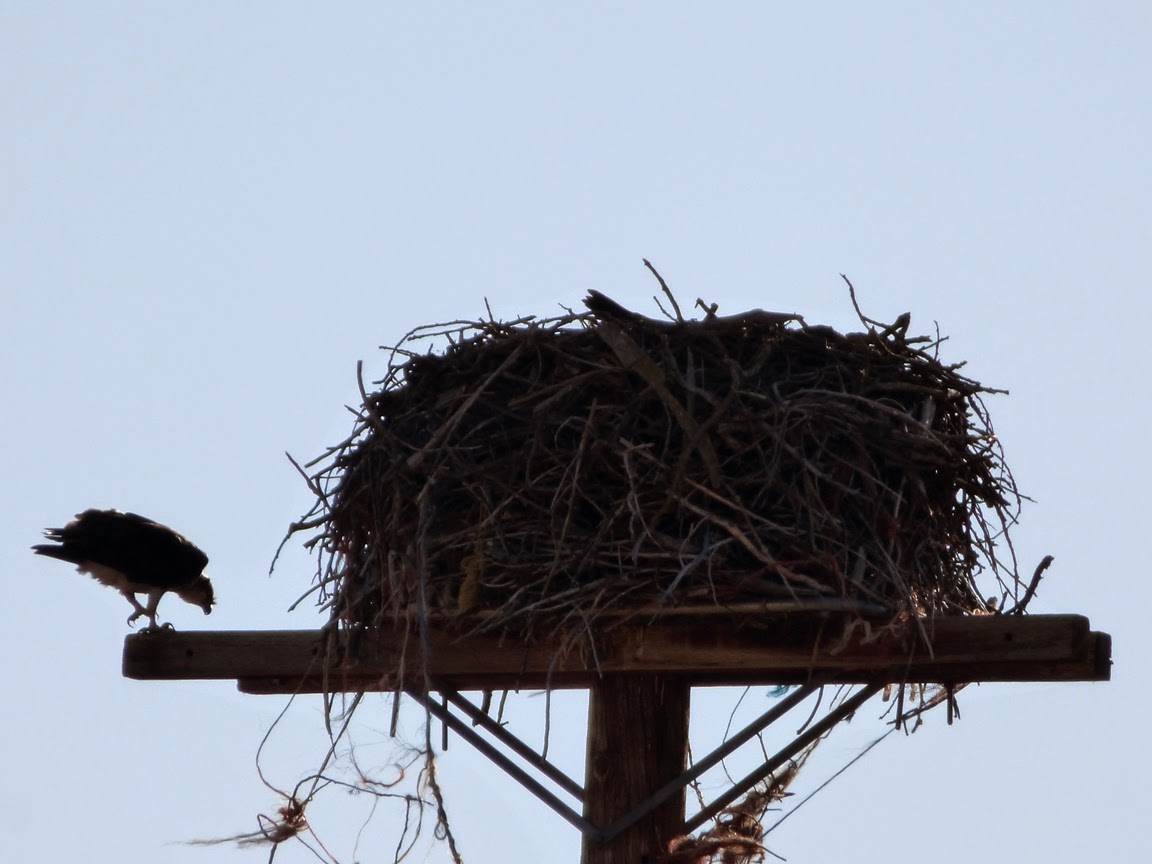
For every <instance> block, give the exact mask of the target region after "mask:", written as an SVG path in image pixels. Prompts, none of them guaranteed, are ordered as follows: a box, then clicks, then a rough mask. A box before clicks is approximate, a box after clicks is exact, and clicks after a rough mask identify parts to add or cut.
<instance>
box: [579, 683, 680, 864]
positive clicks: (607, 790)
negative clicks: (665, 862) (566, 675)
mask: <svg viewBox="0 0 1152 864" xmlns="http://www.w3.org/2000/svg"><path fill="white" fill-rule="evenodd" d="M690 694H691V685H690V684H689V682H688V681H687V680H686V679H684V678H681V677H677V676H669V675H627V674H617V675H604V676H603V677H600V678H597V679H596V680H594V681H593V682H592V684H591V687H590V691H589V698H588V750H587V760H586V763H585V772H584V788H585V795H584V802H585V803H584V816H585V818H586V819H588V821H589V822H591V823H592V824H593V825H597V826H599V827H600V828H601V829H605V828H607V827H608V826H610V825H613V824H615V823H616V821H617V820H619V819H620V818H621V817H623V816H625V815H627V814H628V813H629V812H630V811H632V810H633V809H634V808H635V807H636V806H637V805H638V804H640V803H641V802H642V801H644V800H645V799H646V798H648V796H650V795H651V794H652V790H654V789H659V788H660V787H661V786H663V785H664V784H666V783H667V782H668V781H669V780H672V779H674V778H676V777H679V776H680V775H681V774H682V773H683V772H684V770H685V768H686V767H687V762H688V714H689V702H690ZM684 797H685V790H684V789H680V790H679V792H677V793H676V794H674V795H672V796H671V797H670V798H668V800H666V801H664V802H663V803H662V804H661V805H660V806H658V807H656V808H655V809H654V810H653V811H652V812H651V813H649V814H647V815H646V816H644V817H643V818H641V819H640V820H639V821H637V822H636V823H634V824H633V825H631V826H630V827H629V828H626V829H625V830H624V831H621V832H620V833H619V834H618V835H616V836H615V837H612V838H610V839H608V840H606V841H601V840H599V839H598V838H595V837H589V836H587V835H585V837H584V842H583V847H582V854H581V858H580V860H581V864H654V862H655V861H656V860H657V857H658V856H659V855H660V854H661V853H663V852H666V851H667V848H668V841H669V840H671V839H672V838H673V837H675V836H676V835H678V834H681V833H683V830H684Z"/></svg>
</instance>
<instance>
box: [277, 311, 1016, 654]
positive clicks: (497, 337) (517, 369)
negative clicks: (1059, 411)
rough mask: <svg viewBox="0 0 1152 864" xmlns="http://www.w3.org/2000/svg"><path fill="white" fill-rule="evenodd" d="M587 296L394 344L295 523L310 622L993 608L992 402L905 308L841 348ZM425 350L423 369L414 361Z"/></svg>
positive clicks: (798, 327) (735, 322)
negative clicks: (756, 608) (318, 600)
mask: <svg viewBox="0 0 1152 864" xmlns="http://www.w3.org/2000/svg"><path fill="white" fill-rule="evenodd" d="M854 300H855V298H854V297H853V301H854ZM673 302H674V301H673ZM585 304H586V306H587V311H585V312H580V313H577V312H570V313H569V314H566V315H563V316H561V317H557V318H553V319H548V320H536V319H532V318H526V319H521V320H518V321H515V322H512V323H501V322H499V321H495V320H491V318H490V320H487V321H477V322H467V323H461V322H454V323H453V324H451V325H436V326H434V327H429V328H421V329H420V330H417V331H413V332H412V333H410V334H409V336H408V337H406V339H405V341H404V342H403V343H401V345H400V346H399V347H397V348H394V349H392V353H391V355H390V356H391V362H390V365H389V369H388V373H387V375H386V376H385V377H384V379H383V380H382V381H379V382H377V385H378V387H379V389H377V390H376V391H375V392H372V393H370V394H369V393H367V392H364V393H363V396H364V399H363V405H362V406H361V407H360V408H359V409H358V421H357V425H356V429H355V431H354V434H353V435H352V436H351V437H350V438H349V439H348V440H347V441H345V442H344V443H343V444H341V445H339V446H337V447H335V448H332V449H331V450H329V451H328V453H326V454H325V455H324V456H322V457H320V458H319V459H318V460H316V461H315V462H314V463H311V464H312V466H313V470H314V471H315V473H313V474H311V475H310V481H311V483H312V485H313V488H314V490H315V491H316V493H317V503H316V506H315V507H314V508H313V510H312V512H311V513H309V514H308V515H307V516H306V517H305V519H304V520H303V521H301V522H299V523H297V524H296V525H295V526H294V530H313V531H316V532H317V533H316V534H315V535H314V536H313V537H312V538H311V540H310V541H309V545H311V546H316V545H319V547H320V549H321V550H322V554H321V556H320V559H319V560H320V563H319V565H318V572H317V579H318V583H319V588H320V593H321V597H322V599H323V601H324V602H325V603H327V604H328V608H329V609H330V610H331V614H332V616H333V619H335V620H338V621H339V622H341V623H344V624H346V625H369V626H370V625H373V624H376V623H379V622H380V621H381V620H382V619H383V618H389V619H395V618H403V617H411V616H413V615H414V614H420V615H427V614H436V615H440V616H443V617H445V618H448V619H452V620H458V621H461V622H466V623H464V624H463V625H462V626H466V627H468V628H472V627H481V626H482V627H493V626H498V627H501V628H505V629H509V630H511V631H514V632H519V633H524V634H526V633H528V632H530V631H531V630H532V629H533V626H534V625H538V626H543V625H541V623H540V622H543V621H547V622H548V625H547V626H548V627H549V628H551V627H553V626H555V625H556V624H557V618H558V616H559V617H560V618H564V617H571V618H575V619H578V620H580V621H581V622H584V623H583V625H582V626H586V625H587V622H589V621H593V620H595V618H596V616H597V615H598V614H600V613H603V612H604V611H606V610H610V609H613V610H637V609H645V610H648V611H651V610H653V609H672V608H678V607H684V606H700V605H713V604H714V605H720V606H733V605H741V606H742V607H743V608H747V607H746V604H749V603H757V604H760V603H768V604H771V606H772V607H773V608H780V607H781V606H783V607H789V608H792V607H794V608H798V609H811V608H815V609H855V610H858V611H860V612H861V613H862V614H865V613H866V614H873V615H874V614H881V615H891V616H892V617H893V618H895V617H897V616H904V615H909V614H913V615H925V614H968V613H973V612H979V611H982V610H985V609H986V608H988V606H989V605H991V603H994V602H995V601H996V600H1000V601H1002V600H1003V599H1004V598H1005V597H1007V596H1009V595H1015V594H1017V589H1018V585H1019V582H1018V579H1017V575H1016V570H1015V566H1014V562H1013V561H1012V557H1011V555H1010V554H1009V555H1002V554H998V550H1001V549H1003V548H1007V549H1009V550H1010V548H1011V547H1010V546H1008V545H1007V538H1006V532H1007V528H1008V526H1009V525H1010V524H1011V523H1013V522H1014V521H1015V518H1016V515H1017V512H1018V508H1019V502H1020V496H1019V494H1018V493H1017V490H1016V487H1015V484H1014V482H1013V480H1012V476H1011V474H1010V473H1009V471H1008V469H1007V467H1006V466H1005V464H1004V461H1003V458H1002V452H1001V449H1000V445H999V442H998V441H997V440H996V438H995V436H994V434H993V431H992V427H991V424H990V422H989V419H988V416H987V413H986V411H985V408H984V404H983V402H982V395H984V394H987V393H990V392H996V391H992V390H989V389H988V388H985V387H983V386H982V385H980V384H979V383H978V382H976V381H974V380H972V379H970V378H966V377H964V376H963V375H962V374H960V372H959V366H956V365H951V366H950V365H944V364H943V363H941V362H940V361H939V359H938V357H937V354H938V349H939V342H940V340H939V338H936V339H931V338H928V337H910V336H909V335H908V333H907V327H908V317H907V316H906V315H905V316H901V317H900V318H899V319H897V322H896V323H895V324H893V325H888V326H885V325H883V324H880V323H879V322H876V321H873V320H872V319H867V318H864V317H863V315H861V321H862V322H863V323H864V324H865V325H866V331H865V332H860V333H848V334H846V335H844V334H841V333H838V332H836V331H835V330H833V329H831V328H829V327H825V326H810V325H808V324H807V323H806V322H805V321H804V320H803V319H802V318H800V317H799V316H796V315H785V314H778V313H770V312H763V311H760V310H756V311H752V312H748V313H745V314H742V315H735V316H729V317H717V316H716V315H715V314H714V309H713V310H707V309H706V312H707V313H708V314H707V316H706V317H705V318H704V319H703V320H699V321H686V320H683V318H682V317H681V316H680V311H679V308H678V307H677V308H676V315H675V316H674V317H672V318H671V320H668V321H657V320H652V319H648V318H645V317H642V316H640V315H638V314H635V313H633V312H630V311H628V310H625V309H623V308H622V307H620V306H619V305H617V304H616V303H614V302H613V301H611V300H610V299H608V298H607V297H604V296H603V295H601V294H599V293H598V292H592V293H591V294H590V296H589V297H588V298H587V299H586V300H585ZM701 305H703V304H701ZM436 339H439V340H441V342H443V341H444V340H445V339H446V340H447V342H448V346H447V347H446V348H445V349H444V350H443V351H442V353H439V354H436V353H428V352H427V351H423V352H419V351H418V350H417V349H418V348H420V347H421V345H422V344H423V343H422V342H421V340H436ZM363 389H364V388H363V387H362V391H363ZM981 574H984V576H983V577H981V578H982V581H983V579H993V580H995V584H988V585H978V584H977V577H980V576H981ZM986 595H998V596H994V597H993V599H992V600H991V601H990V600H986V599H985V596H986Z"/></svg>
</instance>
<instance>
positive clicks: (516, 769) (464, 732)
mask: <svg viewBox="0 0 1152 864" xmlns="http://www.w3.org/2000/svg"><path fill="white" fill-rule="evenodd" d="M404 692H406V693H407V694H408V695H409V696H411V697H412V698H413V699H415V700H416V701H417V702H419V703H420V704H421V705H423V706H424V708H425V710H427V711H428V713H429V714H431V715H432V716H434V717H435V718H436V719H438V720H439V721H440V722H442V723H443V724H444V725H445V726H447V727H448V728H449V729H451V730H452V731H453V732H455V733H456V734H457V735H459V736H460V737H461V738H463V739H464V740H465V741H467V742H468V743H469V744H471V745H472V746H473V747H475V748H476V749H477V750H479V751H480V752H481V753H483V754H484V755H485V756H487V757H488V759H489V760H491V761H492V763H493V764H494V765H496V766H497V767H498V768H500V769H501V770H503V771H504V772H505V773H506V774H508V775H509V776H510V777H512V779H514V780H515V781H516V782H518V783H519V784H520V785H521V786H523V787H524V788H525V789H527V790H528V791H529V792H531V793H532V794H533V795H535V796H536V797H537V798H539V799H540V800H541V801H543V802H544V803H545V804H547V805H548V806H549V807H551V808H552V810H554V811H555V812H556V813H557V814H558V815H559V816H561V817H562V818H563V819H565V820H566V821H567V822H568V823H570V824H571V825H573V826H575V827H576V828H578V829H579V830H580V832H581V833H582V834H586V835H589V836H591V837H600V836H601V834H600V829H599V828H597V827H596V826H595V825H593V824H592V823H591V822H589V821H588V820H587V819H585V818H584V817H583V816H582V815H580V814H579V813H577V812H576V811H575V810H574V809H573V808H571V807H569V806H568V805H567V804H565V803H564V802H563V801H562V800H560V798H558V797H557V796H556V795H555V794H554V793H552V792H551V791H550V790H548V789H547V788H545V787H544V786H543V785H542V784H541V783H540V782H539V781H538V780H537V779H536V778H535V777H533V776H532V775H530V774H529V773H528V772H527V771H525V770H524V769H523V768H521V767H520V766H519V765H517V764H516V763H515V762H513V761H512V760H511V759H509V758H508V757H507V756H505V755H504V754H503V753H501V752H500V751H499V750H497V749H496V748H495V747H494V746H493V745H492V744H491V743H489V742H488V741H487V740H485V739H484V738H483V736H481V735H480V734H479V733H478V732H477V731H476V730H475V729H473V728H472V727H471V726H470V725H469V724H467V723H465V722H464V721H462V720H461V719H460V718H459V717H457V716H456V715H455V714H453V713H452V712H451V711H449V710H448V708H447V706H445V705H441V704H440V703H438V702H437V701H436V700H435V699H432V698H430V696H429V695H428V694H427V693H425V692H423V691H421V690H417V689H415V688H406V689H405V691H404ZM456 696H457V698H458V699H461V700H463V697H461V696H459V694H456ZM463 701H466V700H463ZM453 704H455V703H453ZM489 722H491V721H490V720H489ZM493 725H498V724H493ZM485 728H488V727H487V726H486V727H485ZM500 731H501V732H502V733H503V735H504V736H507V737H508V738H514V737H515V736H513V735H512V734H511V733H510V732H508V731H507V730H505V729H503V728H501V730H500ZM502 740H503V739H502ZM505 743H507V742H506V741H505ZM517 743H518V745H519V747H520V748H524V749H527V750H529V751H530V752H531V753H532V757H533V762H534V764H535V763H536V761H537V760H540V757H539V756H538V755H537V754H536V753H535V751H532V750H531V748H529V747H528V745H526V744H524V743H523V742H522V741H519V739H517ZM509 746H510V747H512V746H513V745H511V744H509ZM514 749H516V748H514ZM547 764H548V765H549V766H550V768H551V769H552V770H553V771H555V772H559V769H558V768H556V766H554V765H551V763H547ZM568 783H569V784H574V781H572V780H571V779H568ZM576 785H577V786H578V784H576ZM581 792H583V789H581Z"/></svg>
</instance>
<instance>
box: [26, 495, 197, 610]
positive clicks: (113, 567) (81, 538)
mask: <svg viewBox="0 0 1152 864" xmlns="http://www.w3.org/2000/svg"><path fill="white" fill-rule="evenodd" d="M44 536H45V537H47V538H48V539H49V540H52V541H54V542H55V543H57V544H59V545H50V544H47V543H45V544H41V545H39V546H33V547H32V548H33V550H35V552H36V554H38V555H47V556H48V557H50V558H58V559H60V560H61V561H68V562H70V563H72V564H75V565H76V566H77V567H78V568H79V570H80V571H81V572H83V573H90V574H91V575H92V577H93V578H95V579H96V580H97V581H99V582H102V583H103V584H105V585H108V586H110V587H113V588H117V589H119V591H120V593H122V594H123V595H124V596H125V597H127V598H128V602H130V603H131V604H132V608H133V609H135V612H134V613H133V615H132V617H131V618H129V619H128V623H129V624H131V623H132V622H134V621H135V620H136V619H137V618H139V617H140V616H142V615H147V616H148V619H149V622H150V626H151V627H152V628H156V627H157V626H158V625H157V623H156V607H157V606H158V605H159V603H160V598H161V597H163V596H164V594H165V593H166V592H168V591H172V592H174V593H176V594H177V595H178V596H179V597H180V598H181V599H183V600H186V601H187V602H189V603H191V604H193V605H195V606H199V607H200V608H201V609H203V610H204V614H205V615H207V614H208V613H210V612H211V611H212V604H213V603H214V602H215V598H214V596H213V592H212V583H211V582H209V581H208V577H206V576H204V575H203V570H204V567H205V566H206V565H207V564H208V556H207V555H205V554H204V553H203V552H201V551H200V549H198V548H197V547H196V546H195V545H194V544H193V543H192V542H191V541H190V540H188V539H187V538H185V537H183V536H182V535H180V534H177V533H176V532H175V531H173V530H172V529H171V528H168V527H167V526H165V525H161V524H160V523H159V522H153V521H152V520H151V519H146V518H145V517H143V516H139V515H137V514H136V513H121V512H120V511H119V510H85V511H84V512H83V513H80V514H78V515H77V516H76V518H75V519H74V520H73V521H72V522H69V523H68V524H67V525H65V526H64V527H63V528H49V529H48V530H46V531H45V532H44ZM136 594H147V595H148V605H147V607H145V606H141V605H140V603H139V601H138V600H137V599H136V596H135V595H136Z"/></svg>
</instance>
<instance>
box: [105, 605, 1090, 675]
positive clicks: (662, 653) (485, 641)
mask: <svg viewBox="0 0 1152 864" xmlns="http://www.w3.org/2000/svg"><path fill="white" fill-rule="evenodd" d="M919 625H922V626H923V629H924V630H925V631H927V632H928V633H929V636H930V644H931V649H932V650H931V652H929V650H928V648H927V646H926V643H925V642H924V641H923V639H922V638H921V636H920V634H921V632H922V630H921V626H919ZM919 625H916V624H911V625H907V626H905V627H904V628H902V629H901V630H900V631H899V632H886V633H883V634H879V631H874V632H872V633H871V634H869V633H868V632H867V631H865V630H864V629H863V628H860V627H857V628H856V629H855V630H853V631H852V632H851V638H847V639H846V638H845V634H844V629H843V620H842V619H839V618H835V617H830V616H827V615H815V616H813V615H792V616H777V617H769V618H764V619H762V620H759V621H755V622H754V623H753V622H751V621H750V619H749V618H748V617H746V616H737V617H733V618H732V619H731V620H730V621H728V622H724V621H717V620H716V619H715V618H713V619H711V620H709V619H706V618H669V619H668V620H663V619H658V620H657V621H655V622H653V623H651V624H648V625H641V624H634V623H622V624H618V625H616V626H615V627H613V628H612V629H610V630H609V631H608V632H606V633H601V634H600V635H599V636H598V637H597V643H596V652H595V659H593V657H592V655H591V652H588V651H585V652H583V653H578V652H569V653H568V654H567V655H565V656H563V657H561V658H559V659H557V657H556V646H555V645H553V644H549V643H547V642H538V643H535V644H531V645H525V644H523V643H520V642H516V641H515V640H513V639H511V638H507V637H505V638H503V639H502V638H501V637H499V636H498V635H489V634H481V635H470V636H458V635H455V634H452V633H448V632H445V631H442V630H441V631H436V632H433V633H432V634H430V640H429V641H430V645H431V656H430V657H429V658H428V662H427V668H426V669H425V668H424V666H423V658H421V656H420V653H419V651H418V648H417V645H418V643H417V640H416V639H414V638H413V636H412V634H411V633H408V632H406V631H405V630H404V629H403V628H398V629H395V630H388V631H379V632H373V633H372V634H371V638H369V637H368V636H367V635H363V636H361V637H360V639H359V640H358V647H357V651H356V657H355V659H352V660H349V661H348V662H343V663H342V662H340V661H339V659H326V657H327V655H328V654H329V653H331V654H332V655H333V656H334V657H335V658H339V657H341V656H343V653H344V647H345V646H344V645H343V644H342V642H341V644H339V645H337V646H336V648H337V650H336V651H334V652H326V651H325V650H324V649H323V647H322V645H323V641H322V640H323V639H325V638H327V637H325V636H324V635H323V634H322V633H321V632H319V631H307V630H296V631H215V632H213V631H203V632H178V633H173V632H161V633H146V634H137V635H133V636H129V637H128V638H127V639H126V640H125V643H124V667H123V671H124V675H125V676H127V677H129V678H138V679H153V680H155V679H233V680H237V681H239V682H240V684H241V689H243V690H245V691H248V692H253V693H283V692H319V691H323V690H341V689H343V690H360V689H368V690H373V689H377V690H387V689H392V688H393V687H394V686H395V680H394V677H395V673H396V670H397V669H398V668H399V667H400V665H401V662H402V660H401V658H404V659H403V665H404V669H405V675H406V677H407V680H408V681H409V683H412V682H416V681H420V680H423V676H424V673H425V671H426V672H427V674H428V675H429V676H430V677H432V678H435V679H438V680H441V681H443V682H444V683H445V684H447V685H448V686H451V687H453V688H454V689H458V690H475V689H505V688H507V689H540V688H543V687H545V686H552V687H557V688H571V687H587V686H588V685H589V683H590V682H591V681H592V679H593V678H594V677H595V676H596V675H597V670H599V671H601V672H604V673H617V672H628V673H647V674H663V675H678V676H683V677H685V678H687V679H688V680H689V681H690V682H691V683H692V684H693V685H713V684H755V685H767V684H792V683H799V682H803V681H805V680H807V679H808V678H809V677H810V676H811V675H812V674H814V673H818V674H819V675H820V677H821V679H822V680H825V681H834V682H844V683H857V682H863V681H881V680H885V681H892V682H898V681H908V682H912V681H917V682H940V683H962V682H970V681H1106V680H1108V678H1109V676H1110V666H1111V639H1110V637H1109V636H1108V635H1107V634H1105V633H1094V632H1092V631H1091V629H1090V627H1089V623H1088V619H1087V618H1085V617H1083V616H1080V615H1030V616H983V617H966V618H937V619H936V620H934V621H923V622H919ZM340 638H341V640H343V636H342V635H341V637H340Z"/></svg>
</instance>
